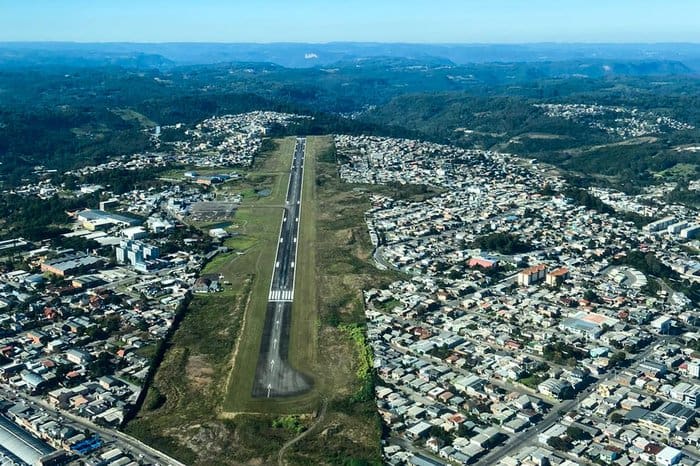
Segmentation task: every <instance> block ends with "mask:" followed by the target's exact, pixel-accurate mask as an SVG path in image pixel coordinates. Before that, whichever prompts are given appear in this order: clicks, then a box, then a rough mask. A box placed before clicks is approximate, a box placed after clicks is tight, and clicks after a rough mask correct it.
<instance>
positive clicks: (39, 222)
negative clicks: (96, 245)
mask: <svg viewBox="0 0 700 466" xmlns="http://www.w3.org/2000/svg"><path fill="white" fill-rule="evenodd" d="M98 202H99V195H97V194H90V195H85V196H82V197H78V198H65V197H60V196H53V197H51V198H49V199H39V198H38V197H33V196H19V195H16V194H4V195H1V196H0V218H2V219H3V224H2V237H3V238H15V237H19V236H21V237H24V238H27V239H29V240H34V241H36V240H41V239H47V238H54V237H57V236H58V235H60V234H61V233H65V232H66V231H68V230H67V229H66V228H64V227H63V225H65V224H66V223H67V222H68V216H67V215H66V211H72V210H76V209H84V208H87V207H93V206H95V205H96V204H97V203H98Z"/></svg>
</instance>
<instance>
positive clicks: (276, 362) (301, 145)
mask: <svg viewBox="0 0 700 466" xmlns="http://www.w3.org/2000/svg"><path fill="white" fill-rule="evenodd" d="M305 151H306V139H304V138H297V143H296V146H295V148H294V158H293V160H292V167H291V174H290V177H289V187H288V189H287V198H286V201H285V207H284V213H283V214H282V215H283V216H282V227H281V229H280V237H279V241H278V243H277V254H276V256H275V265H274V268H273V272H272V282H271V284H270V294H269V297H268V303H267V313H266V315H265V327H264V328H263V335H262V340H261V342H260V354H259V356H258V365H257V367H256V370H255V380H254V382H253V392H252V396H253V397H254V398H274V397H284V396H294V395H299V394H301V393H304V392H306V391H308V390H310V389H311V387H312V385H313V381H312V380H311V378H310V377H309V376H307V375H305V374H303V373H301V372H299V371H297V370H296V369H294V368H293V367H292V366H291V365H290V364H289V331H290V328H291V321H292V312H293V305H292V301H293V299H294V277H295V271H296V267H295V266H296V264H295V262H296V256H297V238H298V236H299V215H300V213H301V189H302V180H303V178H304V153H305Z"/></svg>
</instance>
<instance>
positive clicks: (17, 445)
mask: <svg viewBox="0 0 700 466" xmlns="http://www.w3.org/2000/svg"><path fill="white" fill-rule="evenodd" d="M53 452H54V450H53V448H51V447H49V446H48V445H47V444H46V443H44V442H42V441H41V440H39V439H38V438H36V437H33V436H32V435H30V434H29V432H27V431H26V430H24V429H22V428H20V427H18V426H17V425H15V424H14V423H13V422H12V421H10V420H9V419H7V418H6V417H5V416H0V458H2V456H3V453H6V455H5V456H9V457H10V459H12V460H14V461H13V462H12V463H9V464H13V463H16V464H31V465H33V464H37V462H38V461H39V460H40V459H41V458H42V457H45V456H46V455H50V454H51V453H53ZM3 464H5V463H3Z"/></svg>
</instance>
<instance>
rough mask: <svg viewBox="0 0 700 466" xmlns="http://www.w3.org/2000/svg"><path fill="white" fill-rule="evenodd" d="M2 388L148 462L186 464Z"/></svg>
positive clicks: (121, 434) (5, 395)
mask: <svg viewBox="0 0 700 466" xmlns="http://www.w3.org/2000/svg"><path fill="white" fill-rule="evenodd" d="M0 390H1V393H0V398H2V399H7V400H10V401H13V402H17V401H20V400H24V401H25V402H28V403H33V404H35V405H37V406H38V407H40V408H43V409H45V410H47V411H50V412H52V413H53V414H54V416H56V417H58V418H63V419H65V420H66V421H68V422H67V423H69V424H70V423H72V424H74V426H76V427H77V428H80V427H82V428H85V429H88V430H91V431H93V432H96V433H98V434H100V436H101V437H102V440H104V441H105V442H106V443H110V442H114V443H115V446H118V447H120V448H121V449H122V450H123V451H126V452H129V453H130V454H132V455H135V456H139V455H140V458H141V459H142V461H144V462H145V463H146V464H153V465H168V466H185V465H184V464H183V463H181V462H179V461H177V460H176V459H174V458H171V457H169V456H167V455H166V454H165V453H163V452H161V451H158V450H156V449H155V448H153V447H151V446H149V445H146V444H145V443H143V442H141V441H140V440H138V439H136V438H134V437H132V436H130V435H127V434H125V433H124V432H121V431H119V430H116V429H110V428H105V427H101V426H98V425H97V424H95V423H93V422H92V421H90V420H89V419H86V418H84V417H82V416H77V415H75V414H73V413H71V412H69V411H65V410H62V409H57V408H55V407H54V406H52V405H50V404H49V403H47V402H46V401H44V400H43V399H41V398H40V397H37V396H31V395H27V394H25V393H22V392H21V391H16V390H14V389H12V388H10V387H8V386H7V385H4V384H3V385H1V386H0ZM64 422H65V421H64Z"/></svg>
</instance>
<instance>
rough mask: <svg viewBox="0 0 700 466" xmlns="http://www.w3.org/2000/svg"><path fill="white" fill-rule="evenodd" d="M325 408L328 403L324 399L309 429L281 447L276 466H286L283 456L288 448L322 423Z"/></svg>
mask: <svg viewBox="0 0 700 466" xmlns="http://www.w3.org/2000/svg"><path fill="white" fill-rule="evenodd" d="M327 408H328V401H326V400H325V399H324V400H323V405H322V406H321V412H320V413H319V415H318V418H317V419H316V421H314V423H313V424H311V427H309V428H308V429H306V430H305V431H304V432H302V433H301V434H299V435H297V436H296V437H294V438H293V439H291V440H289V441H288V442H287V443H285V444H284V445H282V448H280V452H279V453H278V455H277V465H278V466H286V464H287V463H285V461H284V454H285V453H286V452H287V450H288V449H289V447H291V446H292V445H294V444H295V443H297V442H298V441H300V440H301V439H303V438H304V437H306V436H307V435H309V434H310V433H311V432H313V430H314V429H315V428H316V427H318V426H319V425H320V424H321V422H323V419H324V418H325V417H326V410H327Z"/></svg>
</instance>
